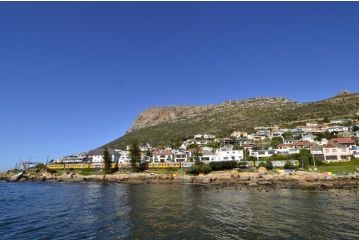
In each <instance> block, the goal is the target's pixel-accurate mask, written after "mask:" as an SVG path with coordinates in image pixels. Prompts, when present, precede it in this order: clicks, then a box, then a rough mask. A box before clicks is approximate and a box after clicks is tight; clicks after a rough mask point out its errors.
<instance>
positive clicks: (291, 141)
mask: <svg viewBox="0 0 359 240" xmlns="http://www.w3.org/2000/svg"><path fill="white" fill-rule="evenodd" d="M296 141H297V140H295V139H293V138H291V139H285V140H283V144H291V143H294V142H296Z"/></svg>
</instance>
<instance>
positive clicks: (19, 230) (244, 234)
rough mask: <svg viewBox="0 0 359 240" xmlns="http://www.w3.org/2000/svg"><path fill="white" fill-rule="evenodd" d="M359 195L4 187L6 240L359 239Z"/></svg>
mask: <svg viewBox="0 0 359 240" xmlns="http://www.w3.org/2000/svg"><path fill="white" fill-rule="evenodd" d="M358 196H359V195H358V192H352V191H345V190H342V191H319V192H311V191H302V190H286V189H277V190H269V191H259V190H258V189H256V188H242V189H240V190H236V189H222V188H217V187H202V186H192V185H121V184H97V183H81V184H61V183H41V184H38V183H22V184H11V183H0V203H1V204H0V239H206V240H209V239H253V238H254V239H273V238H275V239H284V238H285V239H288V238H289V239H291V238H293V239H313V238H314V237H315V238H316V239H359V230H358V229H359V224H358V222H359V221H358V220H359V217H358V210H359V204H358V203H357V202H358Z"/></svg>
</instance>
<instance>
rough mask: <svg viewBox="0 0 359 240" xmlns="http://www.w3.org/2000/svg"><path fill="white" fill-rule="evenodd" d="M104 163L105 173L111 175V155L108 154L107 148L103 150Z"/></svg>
mask: <svg viewBox="0 0 359 240" xmlns="http://www.w3.org/2000/svg"><path fill="white" fill-rule="evenodd" d="M103 163H104V165H105V169H104V171H105V173H110V172H111V156H110V153H109V152H108V150H107V148H105V149H104V150H103Z"/></svg>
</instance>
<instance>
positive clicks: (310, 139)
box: [302, 134, 316, 142]
mask: <svg viewBox="0 0 359 240" xmlns="http://www.w3.org/2000/svg"><path fill="white" fill-rule="evenodd" d="M315 138H316V136H314V135H313V134H307V135H304V136H303V137H302V140H303V141H307V142H314V141H315V140H314V139H315Z"/></svg>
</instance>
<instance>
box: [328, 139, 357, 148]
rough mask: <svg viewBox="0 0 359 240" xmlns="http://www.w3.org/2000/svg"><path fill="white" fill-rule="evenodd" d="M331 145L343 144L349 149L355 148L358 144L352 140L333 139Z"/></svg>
mask: <svg viewBox="0 0 359 240" xmlns="http://www.w3.org/2000/svg"><path fill="white" fill-rule="evenodd" d="M329 143H332V144H341V145H344V146H347V147H351V146H355V145H356V142H355V140H353V139H352V138H348V137H346V138H332V139H330V140H329Z"/></svg>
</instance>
